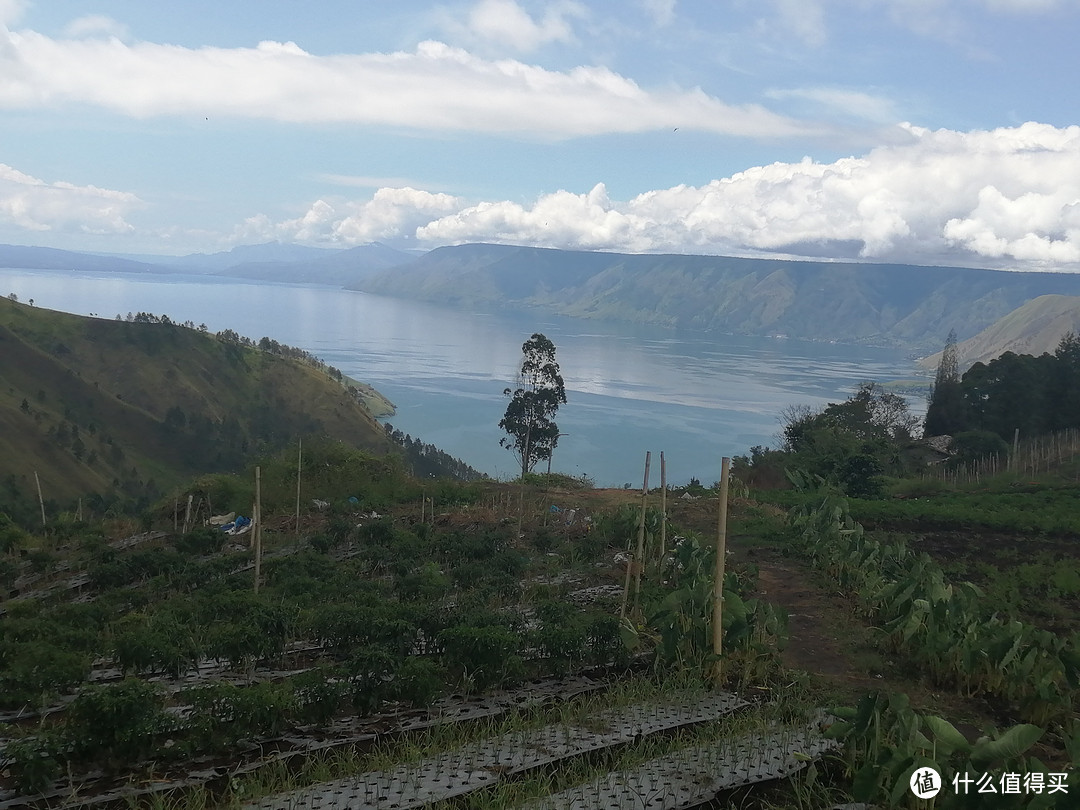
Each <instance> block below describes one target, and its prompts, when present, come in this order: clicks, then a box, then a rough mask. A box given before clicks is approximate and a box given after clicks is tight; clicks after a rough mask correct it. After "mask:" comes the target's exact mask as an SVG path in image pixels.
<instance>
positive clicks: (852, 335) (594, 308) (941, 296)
mask: <svg viewBox="0 0 1080 810" xmlns="http://www.w3.org/2000/svg"><path fill="white" fill-rule="evenodd" d="M0 267H12V268H35V269H55V270H87V271H111V272H136V273H178V272H179V273H194V274H213V275H227V276H237V277H242V278H249V279H262V280H266V281H275V282H302V283H308V284H329V285H335V286H343V287H346V288H349V289H355V290H362V291H365V292H370V293H377V294H382V295H391V296H397V297H402V298H411V299H420V300H424V301H429V302H434V303H437V304H443V305H445V306H449V307H455V308H464V309H477V310H493V309H502V308H533V309H540V310H543V311H545V312H550V313H556V314H562V315H568V316H573V317H582V318H597V319H603V320H614V321H627V322H633V323H642V324H653V325H658V326H667V327H677V328H686V329H694V330H712V331H718V332H724V333H733V334H748V335H785V336H789V337H793V338H804V339H810V340H828V341H836V342H845V343H863V344H879V345H901V346H906V347H908V348H910V349H911V350H912V351H918V352H927V353H928V352H932V351H935V350H938V349H940V348H941V346H942V345H943V344H944V341H945V337H946V335H947V334H948V332H949V330H950V329H955V330H956V333H957V335H958V336H959V338H960V339H961V340H965V339H967V338H970V337H972V336H974V335H976V334H978V333H979V332H981V331H982V330H984V329H987V328H988V327H990V326H991V325H992V324H994V323H995V322H996V321H997V320H999V319H1000V318H1003V317H1005V316H1006V315H1008V314H1009V313H1010V312H1012V311H1013V310H1016V309H1017V308H1018V307H1021V306H1023V305H1024V304H1026V303H1027V302H1029V301H1032V300H1033V299H1036V298H1038V297H1040V296H1047V295H1051V296H1080V275H1078V274H1067V273H1015V272H1005V271H996V270H978V269H972V268H960V267H922V266H914V265H902V264H870V263H853V262H827V261H821V262H818V261H789V260H781V259H751V258H731V257H723V256H686V255H636V254H635V255H629V254H619V253H595V252H586V251H567V250H550V249H544V248H529V247H515V246H509V245H487V244H474V245H459V246H454V247H444V248H437V249H435V250H432V251H430V252H428V253H426V254H424V255H422V256H419V257H417V256H415V255H413V254H410V253H405V252H402V251H399V250H395V249H393V248H390V247H387V246H385V245H381V244H379V243H372V244H369V245H361V246H359V247H355V248H351V249H348V250H327V249H319V248H310V247H302V246H297V245H283V244H280V243H270V244H266V245H254V246H245V247H238V248H234V249H233V250H231V251H228V252H224V253H215V254H209V255H207V254H192V255H190V256H183V257H161V256H158V257H150V256H116V257H106V256H99V255H90V254H80V253H74V252H69V251H59V250H51V249H47V248H26V247H14V246H2V245H0Z"/></svg>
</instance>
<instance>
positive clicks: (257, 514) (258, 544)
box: [251, 467, 262, 593]
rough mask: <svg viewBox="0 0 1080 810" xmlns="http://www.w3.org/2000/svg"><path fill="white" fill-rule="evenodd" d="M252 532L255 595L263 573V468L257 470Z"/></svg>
mask: <svg viewBox="0 0 1080 810" xmlns="http://www.w3.org/2000/svg"><path fill="white" fill-rule="evenodd" d="M251 511H252V512H253V513H254V514H253V515H252V516H251V522H252V526H251V531H252V534H254V535H255V536H254V537H253V538H252V542H253V543H254V544H255V593H258V592H259V576H260V574H261V571H262V514H261V513H262V468H261V467H256V468H255V508H254V509H252V510H251Z"/></svg>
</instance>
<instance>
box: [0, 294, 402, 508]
mask: <svg viewBox="0 0 1080 810" xmlns="http://www.w3.org/2000/svg"><path fill="white" fill-rule="evenodd" d="M24 401H25V403H26V404H25V406H24V405H23V403H24ZM171 409H179V411H182V413H183V419H182V420H180V421H179V424H178V423H177V417H178V415H179V411H176V410H174V411H173V413H172V417H173V418H172V420H171V424H166V417H167V416H168V415H169V413H170V410H171ZM76 428H77V434H76ZM322 432H325V433H327V434H329V435H330V436H333V437H335V438H338V439H341V440H342V441H345V442H346V443H348V444H350V445H353V446H357V447H361V448H365V449H370V450H374V451H377V452H384V451H385V450H386V449H387V444H386V441H385V438H384V436H383V431H382V429H381V427H380V426H379V425H378V424H377V423H376V421H375V419H374V418H373V417H372V415H371V413H370V412H369V411H368V410H367V409H365V408H364V407H363V405H361V404H360V402H359V401H358V398H357V397H354V396H353V395H351V394H350V393H349V392H348V391H346V390H345V389H344V388H343V387H342V386H341V385H340V384H339V383H337V382H336V381H334V380H332V379H330V378H329V377H328V375H327V374H326V373H325V372H324V371H322V370H319V369H316V368H314V367H311V366H307V365H304V364H302V363H299V362H296V361H292V360H287V359H283V358H280V357H276V356H273V355H270V354H266V353H263V352H259V351H255V350H252V349H245V348H243V347H240V346H238V345H235V344H228V343H224V342H222V341H220V340H218V339H217V338H215V337H213V336H212V335H206V334H201V333H199V332H196V331H194V330H191V329H185V328H183V327H179V326H170V325H165V324H146V323H125V322H120V321H108V320H101V319H93V318H84V317H80V316H75V315H67V314H63V313H58V312H51V311H48V310H41V309H37V308H33V307H29V306H24V305H21V304H17V303H15V302H12V301H9V300H7V299H3V300H0V477H4V478H6V477H7V476H9V475H14V476H15V478H16V480H17V481H18V482H20V484H21V486H20V487H19V488H20V489H23V488H24V487H25V486H26V485H27V484H29V485H31V486H32V484H33V472H34V471H35V470H37V471H38V473H39V474H40V476H41V478H42V484H43V487H45V489H46V490H47V493H46V497H57V498H64V497H71V496H74V495H76V494H82V493H85V492H88V491H98V492H104V491H106V490H108V489H109V488H110V487H113V486H115V485H117V484H119V485H123V484H124V483H125V482H135V481H142V482H144V483H145V482H147V481H149V480H150V479H151V478H153V479H154V480H155V482H156V483H157V484H158V485H159V486H166V485H169V484H171V483H172V482H174V481H176V480H178V479H179V478H182V477H186V476H189V475H191V474H193V473H197V472H205V471H207V470H208V469H230V468H234V467H239V466H240V465H241V464H242V463H243V461H245V460H246V458H247V457H249V456H250V454H252V453H253V452H256V451H258V450H264V449H274V448H276V447H279V446H283V445H284V444H287V443H289V442H291V441H293V440H294V439H295V438H296V437H297V436H298V435H301V434H305V433H322ZM75 435H77V436H78V439H79V441H80V442H81V443H82V448H83V449H82V452H81V454H79V453H78V452H77V449H78V448H77V445H76V443H75V440H74V437H75ZM91 454H93V460H92V462H91ZM78 455H81V458H78V457H77V456H78ZM88 462H89V463H88ZM133 467H134V468H135V473H134V474H132V468H133ZM114 480H115V482H116V484H114Z"/></svg>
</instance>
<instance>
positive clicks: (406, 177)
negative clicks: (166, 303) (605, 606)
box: [0, 0, 1080, 272]
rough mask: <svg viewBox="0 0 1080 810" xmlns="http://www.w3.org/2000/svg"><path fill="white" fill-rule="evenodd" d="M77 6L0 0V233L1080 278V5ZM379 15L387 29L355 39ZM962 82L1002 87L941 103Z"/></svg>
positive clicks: (651, 1) (801, 1) (858, 1)
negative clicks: (810, 261) (1078, 66)
mask: <svg viewBox="0 0 1080 810" xmlns="http://www.w3.org/2000/svg"><path fill="white" fill-rule="evenodd" d="M80 2H81V0H72V2H71V3H70V4H68V6H67V7H66V9H65V10H63V11H58V12H52V13H50V12H49V11H48V10H47V9H48V4H44V3H39V4H37V5H32V4H29V3H26V2H23V1H22V0H0V114H3V115H4V116H5V123H6V132H5V135H7V136H8V137H7V138H6V140H0V240H3V241H22V242H34V241H40V240H41V239H45V241H48V239H47V237H53V242H54V243H61V242H64V240H66V242H64V246H69V247H79V245H78V244H76V242H77V238H79V237H82V236H93V237H100V239H99V241H98V242H97V243H96V244H95V245H94V246H93V247H92V248H91V249H105V245H106V242H107V241H108V237H110V236H112V237H116V238H115V239H113V240H112V241H111V242H108V244H109V247H110V248H111V249H113V250H115V249H117V247H115V246H118V245H122V244H130V245H133V246H134V245H135V244H136V243H137V244H138V249H139V250H140V252H150V251H152V250H153V249H154V248H153V247H152V246H153V245H155V244H156V245H158V246H160V247H161V248H162V249H169V248H167V247H166V246H167V245H176V246H177V247H176V248H174V249H173V250H174V252H175V250H177V249H179V248H180V246H181V245H183V246H185V247H188V248H189V249H200V250H208V249H209V250H213V249H222V248H227V247H231V246H232V245H235V244H238V243H243V242H255V241H265V240H269V239H276V240H281V241H297V242H301V243H307V244H313V245H322V246H339V247H350V246H353V245H357V244H363V243H366V242H370V241H387V242H391V243H394V244H407V245H412V246H417V247H436V246H439V245H444V244H456V243H462V242H478V241H484V242H504V243H513V244H525V245H533V246H542V247H554V248H572V249H591V250H609V251H626V252H676V253H716V254H723V253H731V254H750V255H756V254H763V253H772V254H788V255H807V256H813V257H816V258H821V257H834V258H840V259H865V260H878V261H897V262H915V263H941V264H968V265H984V266H992V267H1004V268H1008V269H1016V270H1034V269H1059V270H1067V271H1070V272H1080V127H1078V126H1076V125H1069V124H1071V122H1072V121H1073V120H1074V117H1073V116H1074V114H1075V109H1076V107H1075V104H1073V105H1072V106H1070V99H1071V98H1073V97H1072V96H1071V95H1070V93H1075V89H1073V86H1074V85H1075V83H1074V82H1071V79H1068V81H1067V82H1063V83H1058V84H1053V85H1052V86H1053V87H1054V88H1056V90H1054V91H1051V90H1050V89H1048V88H1049V87H1051V84H1049V83H1050V82H1053V81H1057V80H1058V74H1059V73H1060V72H1061V71H1060V70H1055V69H1054V66H1055V65H1058V64H1061V63H1068V64H1071V59H1072V56H1071V54H1072V53H1073V47H1074V44H1073V43H1072V42H1071V40H1069V38H1068V37H1064V38H1063V40H1062V42H1057V41H1054V42H1051V41H1050V39H1051V37H1052V36H1053V35H1055V34H1057V33H1058V32H1060V31H1061V30H1067V29H1068V24H1069V23H1070V22H1071V21H1073V20H1075V19H1077V18H1078V15H1080V6H1077V4H1076V0H974V2H971V3H966V4H950V3H948V2H945V0H890V2H887V3H886V2H881V1H880V0H871V1H870V2H867V1H866V0H838V2H836V3H825V2H823V0H798V1H796V0H770V2H767V3H762V4H747V3H744V2H741V0H718V1H717V3H715V4H698V5H696V6H695V5H693V4H689V3H685V2H682V3H680V2H678V0H633V2H630V3H627V4H625V5H624V6H621V7H620V9H619V11H618V12H617V13H613V12H612V11H611V10H610V8H609V7H607V6H605V5H604V4H599V3H590V2H587V0H445V2H440V3H439V4H430V3H426V2H424V0H402V3H401V4H399V5H400V9H398V8H396V7H395V9H391V10H389V11H388V10H387V9H388V8H389V7H382V6H379V5H378V4H371V6H370V7H367V6H366V5H365V4H355V3H346V2H342V0H326V4H325V5H321V6H319V7H318V8H317V9H310V10H307V11H305V12H304V13H303V14H302V15H301V14H297V13H296V12H295V10H294V11H293V12H292V13H293V14H294V15H295V16H289V15H288V14H286V15H285V16H284V17H282V15H281V14H280V13H279V14H276V15H275V13H274V12H273V9H276V10H277V11H278V12H283V9H284V10H287V9H288V8H289V7H288V5H287V4H286V3H285V2H284V1H283V0H267V4H268V5H266V6H264V7H262V8H263V9H264V10H265V13H263V14H262V15H250V14H246V13H238V12H236V11H235V9H233V8H232V7H231V6H221V8H220V9H218V11H217V12H215V13H220V19H218V18H215V20H216V21H217V22H220V23H221V25H220V26H219V27H217V28H214V27H213V26H207V25H206V23H205V22H204V21H203V22H200V21H195V22H194V23H192V24H191V25H190V26H188V25H186V24H187V22H188V21H187V20H185V19H183V16H184V14H183V13H179V14H178V13H177V12H175V10H171V11H170V10H169V9H165V8H164V7H163V8H162V9H158V10H157V11H155V12H153V13H149V14H147V13H143V14H142V15H141V16H140V14H139V13H138V12H137V11H136V10H133V9H132V8H126V9H124V11H125V13H126V14H131V15H132V19H131V20H130V21H128V20H125V21H123V22H121V21H118V20H116V19H114V18H113V17H112V16H109V12H110V11H115V10H116V9H117V8H123V5H122V4H118V3H116V2H115V0H101V3H100V4H99V5H96V6H94V7H93V8H91V7H90V6H89V5H87V6H86V9H85V11H86V12H87V13H85V14H83V15H82V16H75V17H73V18H71V17H70V16H65V15H71V14H72V12H73V10H75V9H77V8H78V7H79V5H80ZM34 12H36V13H37V16H36V17H34V15H33V13H34ZM170 13H171V14H173V15H174V17H173V18H172V22H173V24H174V25H175V26H176V28H177V29H178V30H176V32H175V39H174V38H173V35H174V31H173V29H172V28H169V26H168V25H167V24H165V25H162V26H161V27H159V28H158V29H157V30H156V36H155V37H153V39H155V40H157V41H152V40H150V39H140V38H139V37H138V36H137V35H136V34H135V33H133V32H135V31H139V30H140V29H145V28H146V27H147V26H148V25H160V20H162V19H166V18H168V16H169V14H170ZM320 15H323V16H320ZM192 16H196V15H192ZM260 16H261V17H262V18H261V19H256V18H257V17H260ZM24 18H29V19H33V21H34V23H35V24H27V25H25V26H23V27H20V21H21V20H22V19H24ZM327 21H332V22H333V24H339V25H340V26H341V27H342V28H343V29H346V28H348V26H349V25H350V24H351V25H352V28H348V30H349V32H350V34H349V35H347V36H342V37H340V38H335V37H334V36H333V35H332V34H333V32H331V33H330V34H325V33H322V32H321V29H325V28H328V26H327V25H326V24H325V23H326V22H327ZM129 23H130V24H129ZM931 23H932V24H931ZM275 26H277V27H275ZM1023 26H1030V27H1029V28H1023ZM1039 26H1042V27H1039ZM180 28H183V29H184V30H183V31H180V30H179V29H180ZM211 28H214V30H213V31H211V30H210V29H211ZM219 28H220V30H219ZM294 28H295V29H296V30H298V31H301V32H302V33H303V34H304V35H305V36H306V38H305V36H300V35H299V34H298V35H297V36H296V37H295V39H293V38H292V37H293V30H294ZM369 28H370V29H372V30H378V31H381V32H382V34H383V35H382V36H381V37H380V36H376V35H372V36H371V40H370V41H366V40H365V42H364V43H363V45H362V46H356V47H353V43H352V42H351V40H350V36H352V35H354V34H355V35H361V34H364V33H365V32H366V31H367V30H368V29H369ZM226 29H228V30H227V31H226ZM391 31H392V32H394V35H393V36H390V35H387V32H391ZM399 31H408V33H407V34H401V35H400V36H399V35H398V32H399ZM163 32H164V33H163ZM256 32H258V34H257V35H256ZM266 32H271V33H272V35H271V33H266ZM868 32H870V35H869V36H868ZM1021 32H1027V33H1032V32H1037V33H1039V34H1040V35H1041V36H1042V39H1039V41H1040V42H1041V43H1042V42H1045V43H1046V44H1045V46H1044V47H1042V48H1041V50H1038V51H1036V50H1032V49H1031V48H1030V47H1029V46H1028V45H1027V44H1026V43H1027V40H1025V39H1024V33H1021ZM264 33H266V35H263V34H264ZM282 34H284V35H282ZM320 36H325V37H327V38H325V39H320ZM987 37H998V39H994V40H993V42H994V43H996V45H997V47H996V50H995V51H993V52H990V50H986V51H981V50H979V48H980V43H982V42H983V41H984V40H986V39H987ZM987 41H990V40H987ZM1032 41H1035V39H1034V38H1032ZM208 42H213V43H215V44H206V43H208ZM297 42H303V43H304V45H305V47H301V45H300V44H297ZM236 43H244V44H243V45H238V44H236ZM252 43H257V44H252ZM343 43H346V45H345V46H343ZM1002 43H1005V44H1006V45H1009V46H1011V47H1001V44H1002ZM988 47H989V46H988ZM1024 48H1027V50H1024ZM913 49H914V50H913ZM352 51H356V52H352ZM1044 53H1045V54H1047V55H1048V56H1047V61H1046V63H1045V64H1043V63H1042V62H1040V61H1039V57H1040V56H1042V55H1043V54H1044ZM920 58H923V59H929V60H931V62H932V64H931V63H927V64H926V65H924V64H922V63H921V62H920ZM898 59H899V61H898ZM1055 60H1057V61H1055ZM942 65H947V66H948V67H949V68H950V70H947V71H946V70H942V68H941V66H942ZM1032 65H1035V67H1032ZM868 70H875V71H876V73H874V75H873V77H872V78H871V76H870V75H869V74H865V75H864V72H865V71H868ZM994 71H997V72H994ZM1025 71H1030V72H1025ZM1040 71H1041V72H1040ZM1014 74H1015V75H1016V76H1017V77H1019V78H1018V79H1017V82H1016V86H1015V87H1010V88H1005V87H1004V84H1005V83H1006V79H1009V78H1011V77H1012V76H1013V75H1014ZM909 76H913V77H914V78H911V84H910V85H909V86H906V87H902V86H901V85H900V83H901V82H902V81H904V80H905V79H907V78H908V77H909ZM958 77H960V78H958ZM972 77H974V78H972ZM1003 77H1004V78H1003ZM972 81H975V82H981V83H983V84H985V87H983V86H978V87H976V86H975V85H971V84H970V82H972ZM965 82H969V84H967V85H965ZM954 85H955V86H954ZM987 87H991V88H992V92H991V95H986V94H985V91H986V88H987ZM1034 88H1038V91H1035V90H1034ZM973 89H975V90H980V91H983V92H984V94H983V95H978V94H977V93H973V92H971V91H972V90H973ZM1044 89H1045V92H1040V91H1043V90H1044ZM939 91H940V92H942V93H943V94H942V95H941V96H940V98H938V97H934V99H933V101H932V102H931V101H930V98H931V96H933V94H935V93H937V92H939ZM1007 92H1009V93H1012V95H1007ZM998 95H1000V96H1001V97H1002V98H1003V99H1004V98H1008V99H1009V101H1008V102H1005V101H1002V102H1001V107H1000V109H999V108H998V106H997V97H998ZM1036 95H1041V96H1043V97H1046V98H1060V107H1058V108H1053V109H1055V110H1057V111H1059V112H1058V117H1057V118H1053V116H1051V118H1053V120H1054V121H1055V122H1056V123H1054V124H1051V123H1035V122H1029V123H1020V122H1023V121H1024V120H1025V119H1026V118H1027V117H1029V116H1030V115H1032V113H1030V112H1022V113H1015V112H1014V109H1013V108H1012V107H1011V106H1006V104H1009V105H1016V104H1020V105H1021V106H1024V102H1026V101H1027V98H1028V97H1034V96H1036ZM969 97H973V98H977V100H976V101H973V102H972V104H973V106H974V107H978V106H979V105H980V104H983V105H985V103H986V99H987V98H992V99H994V101H993V103H991V104H990V108H991V109H990V111H989V112H988V113H986V114H985V116H982V115H981V112H980V115H978V116H976V115H974V114H972V113H971V111H970V110H968V111H967V115H966V117H965V115H962V114H959V113H957V114H956V115H955V117H951V113H952V110H953V109H954V108H955V107H956V105H957V99H958V98H962V99H967V98H969ZM924 105H925V106H924ZM1024 109H1026V107H1024ZM1033 109H1035V110H1036V111H1038V110H1039V109H1041V108H1038V107H1033ZM1061 109H1064V110H1065V112H1064V113H1060V110H1061ZM924 110H930V111H936V112H937V115H936V116H935V115H932V114H927V115H924V116H920V115H912V114H911V113H912V112H919V113H921V112H923V111H924ZM942 110H948V111H949V114H947V115H943V114H942ZM905 119H907V120H910V121H916V122H917V123H916V124H911V123H897V122H899V121H903V120H905ZM927 119H930V120H936V121H938V123H937V124H936V125H935V128H928V127H924V126H921V125H918V122H922V121H925V120H927ZM984 119H985V120H984ZM943 121H945V122H947V123H942V122H943ZM999 121H1006V122H1009V125H1008V126H997V124H998V122H999ZM973 122H978V123H973ZM1063 122H1064V123H1063ZM15 144H18V147H19V149H21V151H19V152H18V155H17V156H12V155H15V151H14V150H15V148H16V147H15ZM82 150H85V154H83V153H82ZM743 154H746V155H752V157H751V158H747V159H743V157H742V156H743ZM802 154H807V155H817V157H813V158H812V157H806V158H803V159H802V160H799V159H798V156H799V155H802ZM777 155H781V156H783V159H782V160H778V161H776V162H771V163H769V162H765V161H770V160H773V159H774V157H775V156H777ZM842 155H843V157H839V156H842ZM173 163H175V165H171V164H173ZM744 167H747V168H744ZM433 177H440V178H451V179H449V180H444V181H439V182H436V181H433V180H432V179H431V178H433ZM74 178H78V180H75V179H74ZM193 178H195V179H193ZM268 178H272V179H268ZM361 189H363V191H361ZM538 189H546V190H545V191H542V192H541V191H538ZM556 189H557V190H556ZM211 211H212V212H213V213H210V212H211ZM13 235H14V237H13ZM193 243H198V244H197V246H196V244H193ZM133 249H134V248H133Z"/></svg>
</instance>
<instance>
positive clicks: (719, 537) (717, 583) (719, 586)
mask: <svg viewBox="0 0 1080 810" xmlns="http://www.w3.org/2000/svg"><path fill="white" fill-rule="evenodd" d="M730 468H731V459H730V458H728V457H727V456H724V457H723V459H722V461H721V463H720V511H719V514H718V517H717V520H716V572H715V574H714V576H713V655H715V656H716V669H715V672H714V677H715V679H716V682H717V684H719V683H720V680H721V678H722V677H723V660H722V659H721V658H720V656H721V655H722V654H723V651H724V571H725V568H726V563H727V505H728V504H727V502H728V477H729V471H730Z"/></svg>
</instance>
